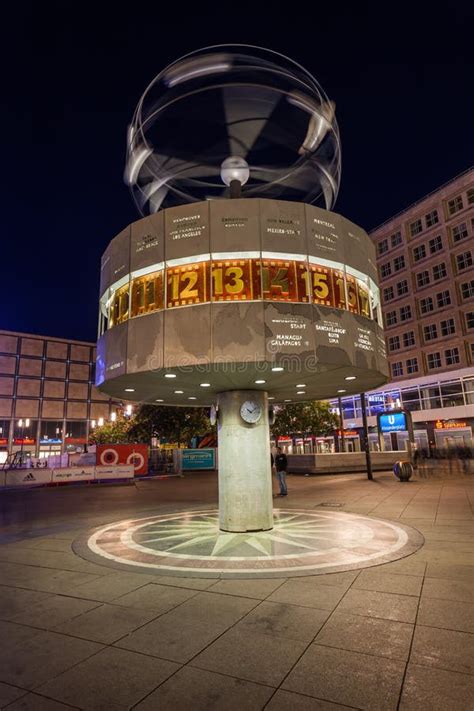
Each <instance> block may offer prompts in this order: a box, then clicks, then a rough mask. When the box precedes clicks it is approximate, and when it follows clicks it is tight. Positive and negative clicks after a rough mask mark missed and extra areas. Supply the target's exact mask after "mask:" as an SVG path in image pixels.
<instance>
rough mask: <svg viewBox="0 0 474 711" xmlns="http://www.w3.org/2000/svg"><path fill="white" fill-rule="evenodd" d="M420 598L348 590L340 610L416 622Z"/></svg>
mask: <svg viewBox="0 0 474 711" xmlns="http://www.w3.org/2000/svg"><path fill="white" fill-rule="evenodd" d="M417 606H418V598H416V597H412V596H410V595H395V594H393V593H383V592H374V591H372V590H354V589H351V590H348V591H347V594H346V596H345V597H344V599H343V600H342V601H341V603H340V604H339V607H338V612H348V613H350V614H354V615H365V616H366V617H381V618H384V619H386V620H394V621H395V622H415V618H416V610H417Z"/></svg>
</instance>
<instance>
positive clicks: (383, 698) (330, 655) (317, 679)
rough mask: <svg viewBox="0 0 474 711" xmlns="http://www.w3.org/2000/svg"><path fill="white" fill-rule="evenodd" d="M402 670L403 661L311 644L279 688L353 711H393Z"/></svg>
mask: <svg viewBox="0 0 474 711" xmlns="http://www.w3.org/2000/svg"><path fill="white" fill-rule="evenodd" d="M404 671H405V662H401V661H398V660H394V659H386V658H383V657H374V656H370V655H366V654H360V653H358V652H347V651H343V650H341V649H332V648H330V647H322V646H320V645H317V644H312V645H311V646H310V647H309V648H308V649H307V651H306V652H305V653H304V654H303V656H302V657H301V659H300V660H299V662H298V663H297V664H296V666H295V668H294V669H293V670H292V671H291V672H290V674H289V675H288V677H287V678H286V679H285V681H284V682H283V685H282V686H283V688H284V689H287V690H289V691H296V692H299V693H303V694H307V695H309V696H315V697H316V698H319V699H324V700H326V701H332V702H334V703H339V704H345V705H348V706H352V707H356V708H361V709H367V710H373V711H381V710H382V709H383V710H384V711H395V709H396V708H397V704H398V698H399V694H400V688H401V685H402V680H403V674H404Z"/></svg>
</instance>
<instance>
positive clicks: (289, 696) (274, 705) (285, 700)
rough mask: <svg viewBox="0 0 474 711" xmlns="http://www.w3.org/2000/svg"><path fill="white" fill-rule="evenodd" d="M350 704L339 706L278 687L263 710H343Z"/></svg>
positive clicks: (349, 707) (348, 707)
mask: <svg viewBox="0 0 474 711" xmlns="http://www.w3.org/2000/svg"><path fill="white" fill-rule="evenodd" d="M351 708H353V707H351V706H341V705H340V704H333V703H331V701H321V700H320V699H314V698H313V697H312V696H303V695H302V694H295V693H294V692H293V691H283V690H282V689H278V691H276V693H275V695H274V696H272V698H271V699H270V703H269V704H267V706H265V711H344V710H345V709H351Z"/></svg>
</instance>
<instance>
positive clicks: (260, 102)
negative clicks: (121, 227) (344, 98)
mask: <svg viewBox="0 0 474 711" xmlns="http://www.w3.org/2000/svg"><path fill="white" fill-rule="evenodd" d="M230 157H234V158H240V159H243V160H244V161H245V162H246V164H247V165H248V168H249V174H248V180H246V181H245V182H246V184H245V187H244V190H243V195H244V197H267V198H279V199H289V200H302V201H304V202H307V203H313V204H318V205H321V206H322V207H325V208H328V209H330V208H331V207H332V205H333V204H334V202H335V200H336V197H337V192H338V189H339V182H340V171H341V156H340V141H339V130H338V126H337V122H336V118H335V111H334V103H333V102H332V101H330V100H329V99H328V97H327V96H326V94H325V93H324V91H323V89H322V88H321V86H320V85H319V84H318V82H317V81H316V79H315V78H314V77H313V76H312V75H311V74H310V73H309V72H308V71H307V70H306V69H304V68H303V67H301V66H300V65H299V64H297V63H296V62H294V61H293V60H291V59H289V58H288V57H285V56H283V55H281V54H279V53H277V52H272V51H270V50H267V49H263V48H260V47H253V46H247V45H218V46H214V47H206V48H204V49H200V50H198V51H195V52H191V53H190V54H187V55H186V56H184V57H181V58H180V59H178V60H176V61H175V62H173V63H172V64H170V65H169V66H168V67H166V68H165V69H164V70H163V71H161V72H160V73H159V74H158V75H157V76H156V77H155V78H154V79H153V80H152V81H151V82H150V84H149V85H148V86H147V88H146V90H145V92H144V93H143V95H142V96H141V98H140V100H139V102H138V105H137V108H136V110H135V113H134V115H133V119H132V121H131V124H130V126H129V130H128V138H127V159H126V168H125V181H126V183H127V184H128V185H129V186H130V189H131V192H132V195H133V198H134V201H135V203H136V205H137V208H138V210H139V211H140V213H141V214H142V215H145V214H148V213H154V212H156V211H157V210H159V209H160V208H162V207H170V206H173V205H182V204H184V203H193V202H196V201H199V200H204V199H210V198H212V199H215V198H220V197H228V194H229V191H228V188H227V187H226V185H225V184H224V182H225V181H224V182H223V180H222V174H221V166H222V163H223V162H225V161H226V160H229V158H230ZM227 185H228V183H227Z"/></svg>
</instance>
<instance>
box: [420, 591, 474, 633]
mask: <svg viewBox="0 0 474 711" xmlns="http://www.w3.org/2000/svg"><path fill="white" fill-rule="evenodd" d="M417 623H418V624H420V625H424V626H427V627H441V628H444V629H448V630H458V631H460V632H470V633H471V634H474V604H473V603H470V602H455V601H454V600H437V599H436V598H429V597H424V598H422V599H421V602H420V607H419V610H418V618H417Z"/></svg>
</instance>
